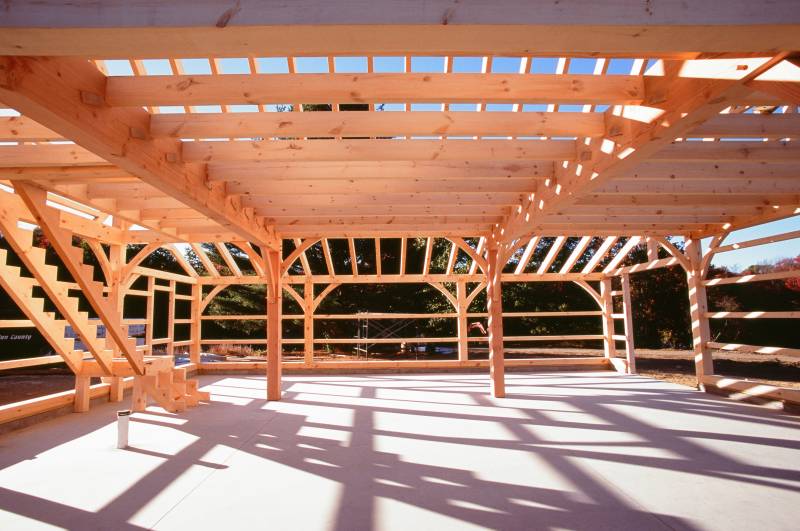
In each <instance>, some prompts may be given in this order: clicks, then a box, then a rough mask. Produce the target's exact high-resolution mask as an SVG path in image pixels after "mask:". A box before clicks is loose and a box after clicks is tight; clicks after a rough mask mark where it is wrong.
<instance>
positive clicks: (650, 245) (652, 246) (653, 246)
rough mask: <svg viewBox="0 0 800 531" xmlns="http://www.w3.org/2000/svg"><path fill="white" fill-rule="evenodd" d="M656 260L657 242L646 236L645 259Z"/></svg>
mask: <svg viewBox="0 0 800 531" xmlns="http://www.w3.org/2000/svg"><path fill="white" fill-rule="evenodd" d="M656 260H658V242H657V241H656V240H655V239H654V238H651V237H648V238H647V261H648V262H655V261H656Z"/></svg>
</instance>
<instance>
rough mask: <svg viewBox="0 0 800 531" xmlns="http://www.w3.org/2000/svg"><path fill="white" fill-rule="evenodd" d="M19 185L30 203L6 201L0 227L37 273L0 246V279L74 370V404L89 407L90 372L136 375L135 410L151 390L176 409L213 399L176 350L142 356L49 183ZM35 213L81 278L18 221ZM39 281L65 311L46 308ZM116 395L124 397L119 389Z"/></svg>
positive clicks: (118, 376)
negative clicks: (63, 219) (179, 362)
mask: <svg viewBox="0 0 800 531" xmlns="http://www.w3.org/2000/svg"><path fill="white" fill-rule="evenodd" d="M18 191H19V192H21V195H22V197H23V199H24V200H25V203H23V201H22V200H21V199H20V198H19V197H14V196H11V198H6V199H8V200H6V201H4V202H3V203H2V204H0V230H1V231H2V233H3V235H4V236H5V239H6V241H7V242H8V243H9V245H10V247H11V248H12V250H13V251H14V253H15V254H16V255H17V257H18V258H19V260H20V261H21V262H22V264H24V266H25V268H27V269H28V271H29V272H30V273H31V274H32V275H33V277H28V276H25V275H23V273H22V269H21V268H20V267H17V266H14V265H10V264H9V263H8V261H9V254H10V253H9V252H8V251H6V250H5V249H0V286H1V287H2V288H3V289H4V290H5V291H6V292H7V293H8V294H9V296H10V297H11V298H12V299H13V300H14V302H15V303H16V304H17V305H18V306H19V308H20V309H21V310H22V311H23V312H24V313H25V315H26V316H27V317H28V319H30V320H31V321H32V322H33V323H34V324H35V325H36V327H37V329H38V330H39V332H40V333H41V334H42V336H43V337H44V338H45V339H46V340H47V341H48V342H49V343H50V345H51V346H52V347H53V349H54V350H55V352H56V353H57V354H58V355H60V356H61V357H62V358H63V359H64V362H65V363H66V364H67V366H69V368H70V369H71V370H72V371H73V372H74V373H75V375H76V400H75V410H76V411H86V410H88V406H89V398H88V396H89V382H90V379H91V378H92V377H102V378H104V379H107V380H116V381H117V384H120V385H121V378H123V377H128V376H133V377H134V382H133V383H134V385H133V399H132V402H133V410H135V411H142V410H144V409H145V408H146V406H147V399H148V397H151V398H153V399H154V400H155V402H156V403H157V404H158V405H159V406H161V407H163V408H164V409H165V410H167V411H170V412H178V411H183V410H185V409H186V408H187V407H191V406H195V405H197V404H198V403H199V402H200V401H207V400H209V394H208V393H204V392H201V391H199V390H198V382H197V380H189V379H187V377H186V369H185V368H182V367H174V366H173V365H174V361H173V358H172V357H171V356H144V355H143V354H142V353H141V352H139V351H138V350H137V348H136V339H135V338H132V337H129V336H128V327H127V326H126V325H123V324H122V312H121V311H120V310H119V308H118V307H117V301H115V300H114V299H113V298H111V297H109V296H107V293H109V292H111V290H110V289H107V288H106V286H105V284H104V283H102V282H97V281H95V280H94V279H93V277H94V267H93V266H91V265H88V264H85V263H84V262H83V249H82V248H78V247H75V246H74V245H73V237H74V234H73V233H72V232H71V231H69V230H67V229H64V228H63V227H61V226H59V222H58V219H59V217H58V212H57V211H56V210H55V209H53V208H50V207H47V206H45V198H46V195H44V194H45V193H44V191H43V190H39V189H32V188H31V187H25V186H20V187H19V189H18ZM26 204H27V207H26ZM31 213H32V214H33V218H35V220H36V223H37V224H38V225H39V226H40V227H41V228H42V231H43V232H44V234H45V236H47V238H48V240H49V241H50V243H51V244H52V246H53V248H54V249H55V251H56V252H57V254H58V256H59V257H60V258H61V260H62V262H63V263H64V266H65V268H66V269H67V271H68V272H69V273H70V275H71V276H72V278H73V279H74V280H75V282H68V281H64V280H59V267H58V266H56V265H52V264H48V263H47V262H46V257H47V251H46V249H44V248H41V247H37V246H35V245H34V243H33V233H32V232H30V231H27V230H24V229H22V228H20V227H19V225H18V221H20V220H22V221H29V220H31ZM35 286H40V287H41V288H42V290H43V291H44V293H45V295H46V296H47V298H48V299H49V300H50V301H52V302H53V304H54V305H55V307H56V309H57V310H58V314H60V316H61V317H58V316H57V315H56V313H55V312H49V311H45V298H43V297H37V296H35V295H34V290H33V288H34V287H35ZM76 290H80V293H81V294H82V295H83V296H84V297H85V298H86V299H87V300H88V302H89V304H90V305H91V307H92V309H93V310H94V311H95V312H96V313H97V315H98V317H99V320H96V319H90V318H89V313H88V312H86V311H81V310H80V308H79V305H80V299H79V298H78V297H77V294H75V291H76ZM70 292H73V294H71V293H70ZM101 325H104V326H105V331H106V335H105V337H101V336H100V334H99V328H100V326H101ZM67 326H71V327H72V329H73V331H74V332H75V334H77V336H78V337H79V338H80V340H81V342H82V343H83V344H84V345H85V346H86V348H87V349H88V350H87V351H83V350H80V349H76V348H75V339H72V338H68V337H66V331H67V330H66V329H67ZM115 353H119V354H121V355H122V357H119V356H115ZM120 389H122V388H120ZM109 396H112V395H109ZM118 396H119V397H120V398H118V399H121V396H122V395H121V393H120V394H119V395H118Z"/></svg>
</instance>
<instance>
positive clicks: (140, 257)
mask: <svg viewBox="0 0 800 531" xmlns="http://www.w3.org/2000/svg"><path fill="white" fill-rule="evenodd" d="M159 247H161V245H160V244H158V243H148V244H147V245H145V246H144V247H142V249H140V250H139V252H138V253H136V256H134V257H133V258H131V261H130V262H128V263H127V264H125V267H123V268H122V274H121V275H120V282H121V284H122V286H123V287H124V289H126V290H127V289H128V288H130V287H131V284H133V282H134V280H136V279H135V278H134V277H133V275H132V273H133V270H134V269H136V267H137V266H138V265H139V264H141V263H142V262H143V261H144V259H145V258H147V257H148V256H150V255H151V254H153V252H154V251H155V250H156V249H158V248H159Z"/></svg>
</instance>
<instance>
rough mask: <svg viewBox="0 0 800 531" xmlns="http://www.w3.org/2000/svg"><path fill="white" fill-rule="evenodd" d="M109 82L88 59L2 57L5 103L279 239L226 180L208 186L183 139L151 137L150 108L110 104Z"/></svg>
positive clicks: (227, 222) (248, 233) (251, 233)
mask: <svg viewBox="0 0 800 531" xmlns="http://www.w3.org/2000/svg"><path fill="white" fill-rule="evenodd" d="M105 83H106V77H105V76H104V75H103V74H102V73H101V72H100V71H99V70H98V69H97V68H96V67H95V66H94V65H92V64H91V63H90V62H89V61H86V60H82V59H72V58H60V59H54V58H48V57H2V58H0V100H1V101H3V102H4V103H6V104H8V105H10V106H12V107H13V108H15V109H16V110H18V111H20V112H21V113H23V114H24V115H26V116H30V117H31V118H33V119H34V120H36V121H37V122H38V123H40V124H42V125H44V126H46V127H48V128H50V129H52V130H53V131H56V132H58V133H59V134H62V135H64V136H65V137H68V138H70V139H72V140H74V141H75V142H76V143H78V144H79V145H80V146H83V147H84V148H86V149H88V150H90V151H92V152H93V153H94V154H96V155H97V156H100V157H102V159H104V160H107V161H109V162H112V163H114V164H116V165H118V166H119V167H120V168H123V169H124V170H126V171H128V172H130V173H132V174H134V175H136V176H137V177H139V178H141V179H142V180H143V181H145V182H147V183H150V184H152V185H153V186H156V187H158V188H160V189H162V190H164V191H167V192H168V193H169V194H170V195H171V196H173V197H175V198H176V199H179V200H180V201H182V202H184V203H185V204H187V205H189V206H191V207H192V208H195V209H197V210H198V211H200V212H203V213H204V214H206V215H208V216H209V217H210V218H212V219H214V220H215V221H217V222H218V223H220V224H221V225H223V226H224V227H227V228H229V229H230V230H231V231H233V232H236V233H238V234H240V235H241V236H242V237H244V238H246V239H248V240H252V241H254V242H257V243H260V244H264V245H279V241H278V240H277V239H276V237H275V234H274V232H272V231H271V230H269V229H268V228H267V227H266V226H264V225H263V222H262V221H261V220H259V219H258V218H256V217H255V216H254V215H253V214H252V211H248V210H246V209H244V208H242V207H241V206H240V205H239V204H238V203H237V202H236V201H235V200H234V199H233V198H231V197H228V196H227V195H226V194H225V190H224V186H222V187H219V186H217V187H214V186H211V187H209V186H208V185H207V180H206V170H205V167H204V166H203V165H192V164H186V163H184V162H182V161H181V154H180V152H181V146H180V144H179V143H178V142H176V141H174V140H166V139H162V140H153V139H150V138H149V137H148V131H149V114H148V113H147V112H146V111H144V110H143V109H118V108H111V107H109V106H107V105H106V104H105V102H104V97H105ZM68 147H75V146H68Z"/></svg>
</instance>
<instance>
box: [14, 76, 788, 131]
mask: <svg viewBox="0 0 800 531" xmlns="http://www.w3.org/2000/svg"><path fill="white" fill-rule="evenodd" d="M270 75H272V74H270ZM306 75H308V74H299V76H306ZM459 75H460V74H459ZM492 75H494V74H492ZM222 79H227V78H222ZM301 79H305V77H302V78H301ZM459 79H460V78H459ZM481 99H483V98H481ZM275 101H277V100H275ZM320 101H322V100H320ZM324 101H328V99H325V100H324ZM385 101H388V100H385ZM392 101H394V100H392ZM739 116H745V115H739ZM6 120H7V121H6V124H4V123H3V119H1V118H0V139H2V138H4V136H3V135H5V136H6V137H9V138H11V137H13V135H14V132H15V131H16V134H17V135H27V136H29V137H31V138H34V139H35V138H38V137H37V136H36V135H40V136H41V135H43V134H45V133H44V132H41V131H39V130H38V129H37V128H34V127H25V128H22V127H19V126H18V124H14V123H13V122H10V120H9V119H6ZM762 122H765V123H762ZM795 124H796V120H784V125H783V126H782V127H781V126H778V127H773V126H771V122H768V121H766V120H762V121H760V122H759V123H755V121H754V122H753V123H752V125H751V126H750V125H748V124H745V123H741V124H739V125H738V127H740V128H741V127H746V126H747V127H752V128H753V129H759V128H761V129H771V130H772V129H774V130H780V131H782V130H785V129H790V128H794V129H795V132H796V129H797V127H796V126H795ZM768 125H769V126H770V127H768ZM150 127H151V134H152V135H153V136H155V137H172V138H219V137H230V138H242V137H282V138H286V137H297V138H303V137H326V136H340V137H348V136H350V137H352V136H356V137H363V136H367V137H386V136H433V135H444V136H581V137H598V136H601V135H602V134H603V133H604V132H605V126H604V121H603V116H602V115H601V114H597V113H591V114H590V113H586V114H579V113H569V114H567V113H557V112H525V113H519V112H493V113H491V114H489V113H477V112H397V113H386V112H348V113H340V114H336V113H331V112H309V113H299V114H291V115H287V114H286V113H275V112H264V113H246V114H245V113H228V114H217V113H194V114H156V115H153V118H152V121H151V124H150ZM733 130H736V126H733V127H732V128H731V131H733ZM738 136H741V135H738ZM786 136H789V135H786V134H785V135H783V136H781V137H780V138H783V137H786Z"/></svg>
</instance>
